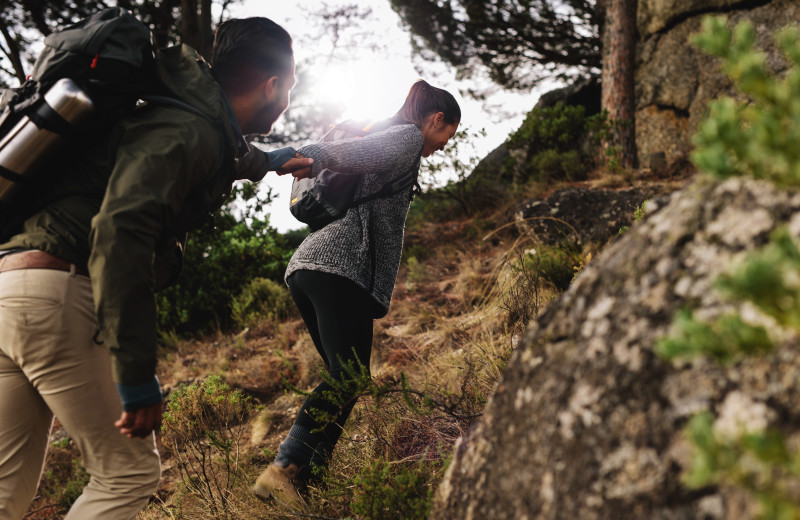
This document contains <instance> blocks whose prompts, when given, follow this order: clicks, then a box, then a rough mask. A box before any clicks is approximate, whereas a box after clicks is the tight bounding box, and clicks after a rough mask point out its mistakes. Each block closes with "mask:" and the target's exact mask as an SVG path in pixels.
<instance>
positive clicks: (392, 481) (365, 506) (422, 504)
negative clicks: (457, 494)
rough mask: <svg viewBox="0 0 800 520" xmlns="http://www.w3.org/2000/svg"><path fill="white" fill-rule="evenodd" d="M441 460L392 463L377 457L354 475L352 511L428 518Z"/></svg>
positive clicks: (386, 517) (390, 519)
mask: <svg viewBox="0 0 800 520" xmlns="http://www.w3.org/2000/svg"><path fill="white" fill-rule="evenodd" d="M442 466H443V465H442V463H441V461H425V460H423V461H415V462H412V463H402V462H400V463H391V462H387V461H375V462H372V463H370V464H368V465H367V466H366V467H364V468H363V469H362V470H361V472H360V473H359V474H358V475H357V476H356V477H355V478H354V479H353V483H352V485H353V486H354V487H355V490H354V492H353V494H354V497H353V504H352V508H353V512H354V513H355V514H357V515H359V516H361V517H363V518H368V519H376V520H377V519H380V520H395V519H396V520H413V519H420V520H422V519H425V518H428V513H429V512H430V507H431V500H432V498H433V492H434V489H435V486H433V485H432V484H433V483H434V482H432V481H433V480H434V479H435V478H436V477H437V476H438V475H439V473H440V472H441V471H442Z"/></svg>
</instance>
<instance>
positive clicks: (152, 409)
mask: <svg viewBox="0 0 800 520" xmlns="http://www.w3.org/2000/svg"><path fill="white" fill-rule="evenodd" d="M163 410H164V403H161V402H159V403H156V404H153V405H150V406H146V407H144V408H139V409H138V410H134V411H132V412H122V415H121V416H120V417H119V420H118V421H117V422H115V423H114V426H116V427H117V428H119V432H120V433H121V434H122V435H127V436H128V438H129V439H132V438H134V437H147V436H148V435H150V432H152V431H153V430H157V429H158V428H160V427H161V413H162V412H163Z"/></svg>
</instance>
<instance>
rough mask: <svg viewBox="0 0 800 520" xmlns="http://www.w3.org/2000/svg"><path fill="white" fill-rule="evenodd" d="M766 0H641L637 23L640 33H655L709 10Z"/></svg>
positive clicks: (725, 9)
mask: <svg viewBox="0 0 800 520" xmlns="http://www.w3.org/2000/svg"><path fill="white" fill-rule="evenodd" d="M764 3H765V2H764V0H639V6H638V9H637V13H636V18H637V20H636V24H637V26H638V28H639V33H640V34H648V35H649V34H654V33H658V32H661V31H663V30H664V29H667V28H668V27H669V26H670V25H672V24H674V23H677V22H679V21H680V20H684V19H686V18H690V17H693V16H697V15H701V14H704V13H708V12H714V11H716V12H725V11H730V10H731V9H736V8H738V9H742V8H748V7H753V6H758V5H762V4H764Z"/></svg>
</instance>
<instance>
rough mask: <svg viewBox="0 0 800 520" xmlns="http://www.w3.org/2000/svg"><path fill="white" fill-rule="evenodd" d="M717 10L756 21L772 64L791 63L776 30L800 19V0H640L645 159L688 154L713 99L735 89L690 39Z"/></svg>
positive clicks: (639, 125)
mask: <svg viewBox="0 0 800 520" xmlns="http://www.w3.org/2000/svg"><path fill="white" fill-rule="evenodd" d="M714 13H719V14H727V15H728V16H729V18H730V20H731V22H732V23H738V22H739V21H742V20H744V19H748V20H750V21H752V23H753V25H754V26H755V28H756V30H757V32H758V35H759V46H760V47H761V48H762V49H764V50H765V51H766V53H767V57H768V64H769V67H770V68H771V69H772V70H773V71H774V72H781V71H783V70H785V68H786V63H785V60H784V59H783V58H782V56H781V55H780V53H779V52H778V50H777V48H776V46H775V43H774V41H772V36H773V35H774V34H775V31H776V30H778V29H780V28H782V27H785V26H786V25H788V24H790V23H794V24H798V23H800V3H798V2H796V1H795V0H772V1H765V0H756V1H753V0H751V1H741V0H641V1H640V2H639V33H640V35H641V39H640V41H639V45H638V49H637V66H636V144H637V147H638V152H639V160H640V163H642V164H647V158H648V157H651V156H653V155H654V154H664V156H665V157H666V160H667V162H672V161H673V160H675V159H677V158H679V157H683V156H686V155H687V154H688V152H689V150H690V148H691V136H692V135H693V134H694V132H695V131H696V130H697V126H698V124H699V122H700V121H701V120H702V119H703V118H704V117H705V115H706V113H707V109H708V104H709V102H710V101H711V100H713V99H715V98H717V97H719V96H721V95H734V94H735V92H734V90H733V87H732V84H731V82H730V81H729V80H728V78H727V77H726V76H725V75H724V74H723V73H722V72H721V69H720V64H719V60H718V59H716V58H714V57H712V56H710V55H708V54H707V53H705V52H704V51H701V50H699V49H697V48H695V47H694V46H692V45H691V44H690V42H689V39H690V37H691V35H692V34H694V33H696V32H698V31H699V30H700V24H701V20H702V18H703V16H705V15H706V14H714Z"/></svg>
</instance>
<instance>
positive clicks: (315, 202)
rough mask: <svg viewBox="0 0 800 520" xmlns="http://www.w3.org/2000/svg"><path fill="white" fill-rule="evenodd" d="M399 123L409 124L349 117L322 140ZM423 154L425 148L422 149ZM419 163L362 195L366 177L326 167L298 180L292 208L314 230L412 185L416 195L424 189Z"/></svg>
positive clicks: (331, 139)
mask: <svg viewBox="0 0 800 520" xmlns="http://www.w3.org/2000/svg"><path fill="white" fill-rule="evenodd" d="M397 124H405V122H402V121H395V120H392V119H387V120H384V121H379V122H375V121H373V122H370V123H368V124H366V125H365V124H364V123H363V122H356V121H345V122H343V123H340V124H338V125H336V126H334V127H333V128H332V129H331V130H329V131H328V133H326V134H325V135H324V136H323V137H322V139H321V140H320V141H321V142H323V143H326V142H331V141H338V140H340V139H348V138H354V137H364V136H365V135H369V134H372V133H375V132H379V131H381V130H385V129H387V128H389V127H390V126H393V125H397ZM421 155H422V150H420V156H421ZM415 166H416V162H415V164H414V165H412V166H411V168H409V170H408V171H406V172H403V173H402V174H401V175H398V176H397V177H395V178H393V179H391V180H390V181H388V182H387V183H386V184H385V185H384V186H383V187H382V188H381V189H380V190H378V191H377V192H375V193H372V194H370V195H366V196H364V197H359V198H355V193H356V190H357V189H358V187H359V185H360V184H361V181H362V178H361V176H360V175H347V174H344V173H339V172H335V171H333V170H329V169H328V168H325V169H323V170H322V171H321V172H319V173H318V174H317V175H316V176H315V177H311V178H305V179H295V180H294V182H293V183H292V195H291V199H290V203H289V211H291V212H292V215H294V217H295V218H296V219H297V220H299V221H300V222H303V223H304V224H308V227H309V228H310V229H311V231H317V230H318V229H321V228H323V227H325V226H327V225H328V224H330V223H331V222H333V221H335V220H338V219H340V218H342V217H343V216H344V215H345V213H347V210H348V209H350V208H354V207H356V206H358V205H359V204H363V203H365V202H369V201H371V200H375V199H379V198H383V197H388V196H390V195H394V194H395V193H397V192H399V191H402V190H404V189H406V188H408V187H409V186H414V189H412V190H411V198H412V199H413V198H414V195H415V194H416V193H419V191H420V187H419V184H418V183H417V169H416V168H415Z"/></svg>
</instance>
